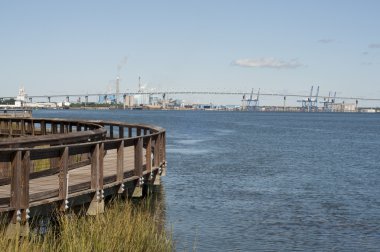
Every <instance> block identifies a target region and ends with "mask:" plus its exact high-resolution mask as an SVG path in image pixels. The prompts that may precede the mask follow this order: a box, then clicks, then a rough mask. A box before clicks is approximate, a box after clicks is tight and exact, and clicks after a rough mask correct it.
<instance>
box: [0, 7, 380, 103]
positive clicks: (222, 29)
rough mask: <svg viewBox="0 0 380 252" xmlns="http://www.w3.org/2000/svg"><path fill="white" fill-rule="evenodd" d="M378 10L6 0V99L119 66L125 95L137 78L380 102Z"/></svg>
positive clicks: (1, 50) (89, 88) (93, 82)
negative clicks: (317, 90) (21, 89)
mask: <svg viewBox="0 0 380 252" xmlns="http://www.w3.org/2000/svg"><path fill="white" fill-rule="evenodd" d="M379 11H380V1H339V0H336V1H320V0H319V1H308V0H303V1H295V0H294V1H290V0H289V1H279V0H278V1H270V0H269V1H268V0H266V1H254V0H251V1H239V0H236V1H134V2H132V1H55V2H54V3H53V1H24V2H21V1H18V2H17V3H16V1H14V2H11V1H1V2H0V69H1V74H0V83H1V84H0V85H1V95H0V96H12V95H15V94H16V93H17V90H18V88H19V87H21V86H24V87H25V89H26V91H27V92H28V93H29V94H30V95H40V94H60V93H94V92H106V91H107V89H110V88H111V87H112V86H113V85H112V83H113V80H114V79H115V77H116V75H117V74H118V65H119V68H121V69H120V73H119V74H120V78H121V86H120V89H121V91H136V90H137V83H138V76H141V77H142V81H143V83H144V84H145V85H147V86H148V87H149V88H154V89H156V90H195V91H203V90H205V91H211V90H221V91H247V92H249V91H250V90H251V88H254V89H255V90H257V89H258V88H261V90H262V91H263V92H288V93H303V94H307V93H309V90H310V86H311V85H319V86H320V93H321V94H322V95H327V94H328V92H329V91H337V93H338V94H339V95H342V96H364V97H376V98H379V97H380V80H379V78H378V76H379V66H380V32H379V27H380V15H379V14H378V13H379ZM125 58H127V61H126V63H125V61H124V59H125ZM196 99H199V101H207V100H213V99H214V98H209V97H198V98H196ZM215 99H216V102H224V103H236V104H238V103H239V102H240V101H239V100H240V99H241V98H240V97H218V98H215ZM218 99H219V100H218ZM279 100H281V99H279ZM263 102H264V103H265V101H263ZM268 102H269V101H268Z"/></svg>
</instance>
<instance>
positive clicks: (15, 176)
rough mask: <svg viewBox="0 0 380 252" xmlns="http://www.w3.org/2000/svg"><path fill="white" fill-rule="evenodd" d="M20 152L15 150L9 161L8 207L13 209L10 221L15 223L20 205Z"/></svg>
mask: <svg viewBox="0 0 380 252" xmlns="http://www.w3.org/2000/svg"><path fill="white" fill-rule="evenodd" d="M21 155H22V153H21V151H20V150H18V151H16V152H15V153H14V155H13V158H12V161H11V199H10V207H11V208H13V209H14V211H13V214H12V217H11V221H12V223H13V224H16V223H17V221H20V220H21V219H18V217H20V216H19V214H18V212H19V210H20V207H21V190H20V188H21V173H22V160H21V158H22V156H21Z"/></svg>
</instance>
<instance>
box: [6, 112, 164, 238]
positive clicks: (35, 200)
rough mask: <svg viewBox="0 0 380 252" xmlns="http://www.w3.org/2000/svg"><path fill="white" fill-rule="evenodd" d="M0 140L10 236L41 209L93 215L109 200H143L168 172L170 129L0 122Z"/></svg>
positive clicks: (41, 121) (88, 123)
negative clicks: (148, 188)
mask: <svg viewBox="0 0 380 252" xmlns="http://www.w3.org/2000/svg"><path fill="white" fill-rule="evenodd" d="M0 135H1V136H2V138H1V140H0V175H1V176H0V215H3V214H6V215H7V216H8V218H9V220H10V224H9V227H10V230H13V231H14V229H20V228H21V229H22V228H23V227H24V228H26V227H28V219H29V218H30V215H32V216H35V215H39V214H41V212H44V211H45V212H46V211H53V210H54V209H57V210H58V211H62V212H65V211H66V210H67V209H68V208H70V207H75V206H77V205H84V204H88V210H87V214H90V215H93V214H98V213H101V212H103V211H104V199H105V197H107V196H112V195H116V194H123V195H125V196H132V195H134V196H142V192H143V188H144V187H146V186H148V185H149V184H155V183H156V182H157V181H159V176H160V175H161V173H162V171H163V170H164V169H165V167H166V161H165V156H166V154H165V130H164V129H162V128H160V127H156V126H151V125H142V124H126V123H120V122H103V121H70V120H62V119H33V118H30V119H26V118H12V119H9V118H0ZM42 163H44V164H45V163H47V164H48V165H47V167H43V169H42V170H40V169H37V170H36V167H37V168H38V166H40V165H41V164H42ZM45 166H46V165H45ZM83 197H84V198H83ZM79 198H80V200H78V199H79Z"/></svg>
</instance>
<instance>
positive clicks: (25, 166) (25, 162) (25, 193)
mask: <svg viewBox="0 0 380 252" xmlns="http://www.w3.org/2000/svg"><path fill="white" fill-rule="evenodd" d="M30 167H31V161H30V151H25V153H24V155H23V156H22V167H21V169H22V173H21V188H20V190H21V202H20V208H21V209H23V211H22V216H21V217H22V223H23V224H25V223H26V222H27V221H28V218H29V216H28V211H29V173H30Z"/></svg>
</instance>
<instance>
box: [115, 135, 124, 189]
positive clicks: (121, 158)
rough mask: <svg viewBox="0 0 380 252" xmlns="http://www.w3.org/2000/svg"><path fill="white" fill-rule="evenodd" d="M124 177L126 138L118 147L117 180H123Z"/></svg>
mask: <svg viewBox="0 0 380 252" xmlns="http://www.w3.org/2000/svg"><path fill="white" fill-rule="evenodd" d="M123 177H124V140H121V141H120V143H119V146H118V147H117V166H116V181H117V182H122V181H123Z"/></svg>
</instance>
